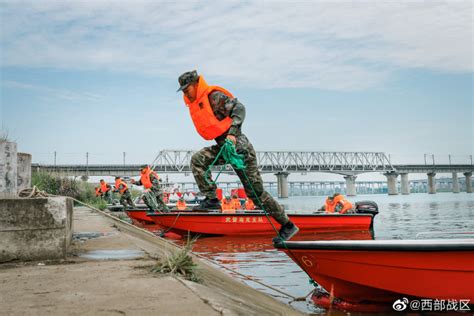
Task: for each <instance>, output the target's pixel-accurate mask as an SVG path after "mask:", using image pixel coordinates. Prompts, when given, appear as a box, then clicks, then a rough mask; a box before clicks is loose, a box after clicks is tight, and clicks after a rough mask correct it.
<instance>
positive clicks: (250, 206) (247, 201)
mask: <svg viewBox="0 0 474 316" xmlns="http://www.w3.org/2000/svg"><path fill="white" fill-rule="evenodd" d="M244 206H245V209H246V210H247V211H253V210H254V209H255V204H253V201H252V200H251V199H249V198H246V199H245V204H244Z"/></svg>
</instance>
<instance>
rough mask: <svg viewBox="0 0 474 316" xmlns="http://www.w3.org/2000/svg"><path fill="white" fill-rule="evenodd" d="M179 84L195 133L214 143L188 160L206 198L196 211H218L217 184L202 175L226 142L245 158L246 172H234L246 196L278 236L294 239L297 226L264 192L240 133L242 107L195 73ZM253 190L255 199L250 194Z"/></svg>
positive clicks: (250, 149) (253, 157)
mask: <svg viewBox="0 0 474 316" xmlns="http://www.w3.org/2000/svg"><path fill="white" fill-rule="evenodd" d="M178 82H179V85H180V87H179V89H178V91H183V98H184V103H185V104H186V105H187V106H188V108H189V113H190V115H191V119H192V121H193V123H194V127H195V128H196V131H197V132H198V133H199V135H201V136H202V137H203V138H204V139H206V140H215V141H216V143H217V144H216V145H213V146H210V147H205V148H203V149H201V150H200V151H198V152H196V153H195V154H194V155H193V156H192V158H191V168H192V171H193V174H194V178H195V180H196V183H197V185H198V187H199V190H200V191H201V192H202V193H203V194H204V195H205V196H206V198H205V199H204V200H203V201H202V202H201V204H200V205H199V206H198V207H197V208H198V209H220V203H219V200H218V199H217V195H216V189H217V188H216V185H215V184H214V183H208V182H207V181H206V179H205V172H206V169H207V168H208V167H209V165H210V164H211V163H212V162H213V161H214V159H215V158H216V156H217V154H218V153H219V151H220V148H221V146H222V145H223V144H224V143H225V140H226V139H228V140H230V141H231V142H232V143H233V144H234V145H235V148H236V151H237V153H238V154H241V155H243V156H244V162H245V165H246V168H245V170H235V172H236V174H237V175H238V176H239V178H240V181H241V182H242V184H243V186H244V188H245V193H246V194H247V196H248V197H250V198H251V199H252V200H253V202H254V203H256V204H257V205H258V206H259V207H260V208H263V209H265V210H266V211H268V213H269V214H270V215H271V216H273V218H275V220H276V221H277V222H278V223H279V224H281V228H280V232H279V235H280V237H281V238H282V239H284V240H288V239H290V238H291V237H293V236H294V235H295V234H296V233H297V232H298V227H296V225H294V224H293V223H292V222H291V221H290V220H289V218H288V216H287V215H286V214H285V211H284V210H283V208H282V206H281V205H280V204H278V202H277V201H276V200H275V199H274V198H273V197H272V196H271V195H270V194H269V193H268V192H266V191H265V190H264V188H263V180H262V177H261V176H260V172H259V170H258V166H257V157H256V153H255V150H254V148H253V146H252V144H251V143H250V141H249V140H248V139H247V137H246V136H245V135H244V134H243V133H242V123H243V121H244V119H245V107H244V105H243V104H242V103H240V102H239V100H237V98H235V97H234V96H233V95H232V94H231V93H230V92H229V91H227V90H226V89H224V88H221V87H218V86H209V85H208V84H207V83H206V81H205V80H204V78H203V76H202V75H201V76H200V75H198V73H197V72H196V71H195V70H194V71H189V72H185V73H184V74H182V75H181V76H180V77H179V79H178ZM223 163H225V161H224V160H223V159H222V158H220V159H219V160H218V161H217V164H223ZM244 172H246V174H247V177H248V179H249V181H247V179H246V177H245V176H244ZM252 187H253V189H254V190H255V193H256V195H257V196H255V194H254V193H253V190H252ZM257 197H258V199H257ZM259 201H260V202H261V204H262V205H260V202H259Z"/></svg>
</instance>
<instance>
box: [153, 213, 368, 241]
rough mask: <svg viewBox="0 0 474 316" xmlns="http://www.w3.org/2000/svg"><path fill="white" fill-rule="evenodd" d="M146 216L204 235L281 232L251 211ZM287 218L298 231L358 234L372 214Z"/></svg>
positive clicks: (294, 215) (267, 219)
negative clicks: (350, 232) (353, 232)
mask: <svg viewBox="0 0 474 316" xmlns="http://www.w3.org/2000/svg"><path fill="white" fill-rule="evenodd" d="M148 216H149V217H150V218H151V219H152V220H153V221H154V222H155V223H156V224H159V225H162V226H164V227H167V228H171V229H173V230H174V231H180V232H188V231H189V232H192V233H197V234H206V235H240V236H242V235H268V234H275V230H274V228H273V227H275V229H277V230H278V229H280V224H278V223H277V222H276V221H275V220H274V219H273V218H272V217H269V218H267V217H266V216H265V215H264V214H262V213H254V212H246V213H237V214H222V213H194V212H193V213H188V214H186V213H183V212H180V213H166V214H148ZM288 216H289V218H290V220H291V221H292V222H293V223H295V224H296V225H297V226H298V227H299V229H300V231H301V232H305V231H306V232H307V231H353V230H359V231H360V230H369V229H370V228H371V227H372V224H373V215H372V214H353V215H339V214H337V215H331V214H293V215H288ZM269 219H270V221H269ZM270 222H271V224H270ZM272 225H273V226H272Z"/></svg>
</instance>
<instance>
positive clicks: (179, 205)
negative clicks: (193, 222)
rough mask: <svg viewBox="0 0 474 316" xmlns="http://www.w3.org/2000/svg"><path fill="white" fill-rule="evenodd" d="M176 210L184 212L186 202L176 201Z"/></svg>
mask: <svg viewBox="0 0 474 316" xmlns="http://www.w3.org/2000/svg"><path fill="white" fill-rule="evenodd" d="M176 208H177V209H178V210H180V211H182V210H185V209H186V202H185V201H180V200H178V202H176Z"/></svg>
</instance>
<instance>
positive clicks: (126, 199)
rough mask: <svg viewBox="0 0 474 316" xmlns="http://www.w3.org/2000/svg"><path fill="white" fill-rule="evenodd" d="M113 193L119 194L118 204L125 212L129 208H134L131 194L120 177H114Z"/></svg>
mask: <svg viewBox="0 0 474 316" xmlns="http://www.w3.org/2000/svg"><path fill="white" fill-rule="evenodd" d="M114 192H119V193H120V204H122V205H123V208H124V210H126V209H127V208H128V207H129V206H130V208H134V207H135V204H134V203H133V201H132V194H131V193H130V190H129V189H128V185H127V183H125V181H123V180H122V179H121V178H120V177H115V187H114Z"/></svg>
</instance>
